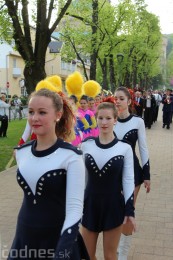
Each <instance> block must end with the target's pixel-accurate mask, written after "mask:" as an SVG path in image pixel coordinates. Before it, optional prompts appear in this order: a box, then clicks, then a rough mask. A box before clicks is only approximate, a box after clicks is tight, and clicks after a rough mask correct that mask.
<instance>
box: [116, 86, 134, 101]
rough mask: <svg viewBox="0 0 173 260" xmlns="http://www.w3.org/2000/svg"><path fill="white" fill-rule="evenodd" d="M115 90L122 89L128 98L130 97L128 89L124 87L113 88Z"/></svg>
mask: <svg viewBox="0 0 173 260" xmlns="http://www.w3.org/2000/svg"><path fill="white" fill-rule="evenodd" d="M117 91H123V92H124V94H125V95H126V97H127V98H128V99H132V97H131V95H130V92H129V90H128V89H127V88H126V87H119V88H117V89H116V90H115V92H117Z"/></svg>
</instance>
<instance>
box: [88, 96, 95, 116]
mask: <svg viewBox="0 0 173 260" xmlns="http://www.w3.org/2000/svg"><path fill="white" fill-rule="evenodd" d="M88 109H89V110H91V111H92V112H93V113H94V115H95V113H96V105H95V100H94V98H93V97H89V98H88Z"/></svg>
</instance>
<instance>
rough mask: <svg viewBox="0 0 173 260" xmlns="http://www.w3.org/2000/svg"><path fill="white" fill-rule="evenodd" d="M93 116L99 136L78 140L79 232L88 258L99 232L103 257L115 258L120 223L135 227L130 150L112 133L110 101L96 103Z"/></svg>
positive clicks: (92, 256)
mask: <svg viewBox="0 0 173 260" xmlns="http://www.w3.org/2000/svg"><path fill="white" fill-rule="evenodd" d="M105 101H106V100H105ZM96 119H97V124H98V127H99V136H98V137H89V138H88V139H86V140H84V141H83V142H82V144H81V149H82V151H83V157H84V161H85V167H86V174H87V183H86V190H85V200H84V213H83V218H82V236H83V238H84V241H85V244H86V247H87V249H88V253H89V256H90V260H96V257H95V254H96V245H97V240H98V236H99V233H100V232H103V251H104V259H111V260H116V250H117V246H118V243H119V239H120V235H121V231H122V224H123V223H131V225H132V226H133V229H134V230H135V219H134V206H133V199H134V164H133V152H132V148H131V146H130V145H129V144H127V143H125V142H122V141H120V140H118V139H117V137H116V136H115V135H114V133H113V127H114V125H115V124H116V121H117V110H116V108H115V104H114V103H112V102H102V103H100V104H99V105H98V107H97V110H96ZM122 191H123V193H122Z"/></svg>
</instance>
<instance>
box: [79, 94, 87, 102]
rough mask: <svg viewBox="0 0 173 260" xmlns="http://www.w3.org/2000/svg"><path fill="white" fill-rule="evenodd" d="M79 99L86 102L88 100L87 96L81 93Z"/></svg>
mask: <svg viewBox="0 0 173 260" xmlns="http://www.w3.org/2000/svg"><path fill="white" fill-rule="evenodd" d="M81 100H85V101H86V102H88V96H86V95H82V96H81V98H80V101H81Z"/></svg>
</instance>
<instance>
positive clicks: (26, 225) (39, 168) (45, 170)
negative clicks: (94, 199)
mask: <svg viewBox="0 0 173 260" xmlns="http://www.w3.org/2000/svg"><path fill="white" fill-rule="evenodd" d="M36 142H37V141H36V140H34V141H31V142H29V143H26V144H24V145H23V146H21V147H18V148H17V149H18V150H17V151H16V160H17V165H18V170H17V181H18V183H19V185H20V186H21V188H22V189H23V192H24V198H23V203H22V206H21V209H20V212H19V215H18V221H17V228H16V235H15V238H14V241H13V244H12V247H11V250H10V253H9V256H8V259H10V260H11V259H18V260H19V259H23V256H22V252H23V254H25V259H42V258H44V259H62V258H63V259H70V260H79V259H89V258H88V254H87V251H86V248H85V245H84V243H83V240H82V237H81V236H80V234H79V224H80V222H81V216H82V211H83V196H84V182H85V180H84V179H85V174H84V172H85V169H84V164H83V159H82V152H81V150H79V149H78V148H75V147H73V146H72V145H70V144H68V143H66V142H64V141H63V140H61V139H58V140H57V142H56V143H55V144H54V145H53V146H52V147H50V148H49V149H46V150H44V151H37V150H36V149H35V147H36ZM22 249H23V251H22ZM14 252H15V255H14ZM16 254H18V255H17V258H16Z"/></svg>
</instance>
